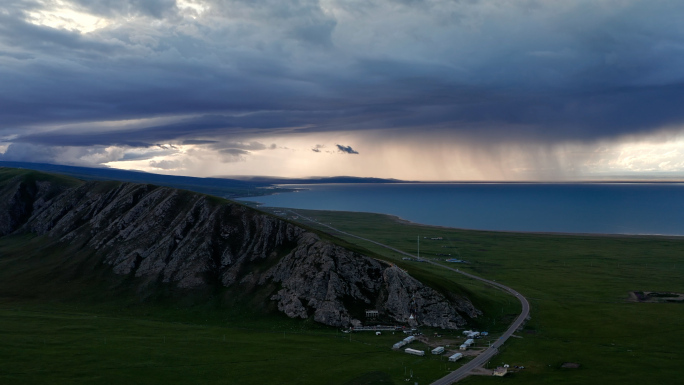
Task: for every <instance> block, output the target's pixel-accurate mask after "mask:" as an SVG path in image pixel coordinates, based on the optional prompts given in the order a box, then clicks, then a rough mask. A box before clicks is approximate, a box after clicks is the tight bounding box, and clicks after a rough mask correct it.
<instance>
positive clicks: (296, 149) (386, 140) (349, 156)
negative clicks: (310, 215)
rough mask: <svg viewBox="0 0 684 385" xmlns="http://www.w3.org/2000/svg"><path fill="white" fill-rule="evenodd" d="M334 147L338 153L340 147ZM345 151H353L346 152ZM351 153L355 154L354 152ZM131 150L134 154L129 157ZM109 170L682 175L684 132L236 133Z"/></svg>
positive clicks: (464, 177)
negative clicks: (534, 138)
mask: <svg viewBox="0 0 684 385" xmlns="http://www.w3.org/2000/svg"><path fill="white" fill-rule="evenodd" d="M340 147H342V148H344V149H345V151H342V150H340ZM347 148H352V149H353V151H352V152H347V151H346V149H347ZM356 153H358V154H356ZM136 154H137V155H136ZM106 165H108V166H110V167H114V168H123V169H137V170H143V171H148V172H154V173H163V174H172V175H191V176H201V177H207V176H238V175H269V176H282V177H308V176H337V175H351V176H359V177H383V178H397V179H403V180H417V181H583V180H597V181H602V180H658V179H662V180H673V179H684V178H682V175H684V132H682V131H679V132H673V131H668V132H660V133H656V134H651V135H646V136H630V137H624V138H617V139H612V140H604V141H596V142H586V143H585V142H563V143H533V142H524V141H519V142H511V141H502V142H498V143H497V142H489V143H488V142H483V141H482V140H477V139H472V138H470V139H468V138H458V137H457V136H456V135H454V134H452V135H450V136H445V137H434V136H430V137H421V136H420V135H413V136H412V135H406V134H402V135H391V134H390V133H387V132H386V135H385V136H382V137H381V136H378V135H377V132H374V133H372V134H371V133H365V132H344V133H340V132H337V133H316V134H298V135H292V134H290V135H287V136H282V137H278V136H269V137H265V136H264V137H251V138H241V139H240V140H239V141H235V142H227V141H225V140H224V141H223V142H215V143H211V144H201V143H200V144H190V145H182V144H169V145H168V146H158V147H155V148H150V149H144V150H143V149H135V150H126V155H125V156H123V157H122V158H121V159H119V160H116V161H111V162H108V163H106Z"/></svg>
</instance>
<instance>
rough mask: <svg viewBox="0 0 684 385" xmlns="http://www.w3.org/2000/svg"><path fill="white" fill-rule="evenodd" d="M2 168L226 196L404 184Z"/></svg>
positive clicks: (52, 166) (3, 164) (348, 178)
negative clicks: (336, 185) (344, 185)
mask: <svg viewBox="0 0 684 385" xmlns="http://www.w3.org/2000/svg"><path fill="white" fill-rule="evenodd" d="M0 167H10V168H22V169H28V170H37V171H46V172H53V173H58V174H62V175H68V176H71V177H74V178H77V179H82V180H117V181H124V182H135V183H152V184H156V185H161V186H168V187H175V188H180V189H184V190H190V191H195V192H199V193H203V194H209V195H215V196H218V197H222V198H237V197H245V196H259V195H268V194H273V193H275V192H285V191H291V190H290V189H287V188H282V187H276V185H281V184H318V183H401V182H402V181H400V180H397V179H381V178H357V177H351V176H338V177H312V178H292V179H290V178H282V177H270V176H234V177H214V178H196V177H189V176H174V175H161V174H153V173H148V172H142V171H128V170H119V169H113V168H104V167H103V168H91V167H76V166H64V165H57V164H48V163H30V162H3V161H0Z"/></svg>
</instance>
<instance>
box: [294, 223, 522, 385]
mask: <svg viewBox="0 0 684 385" xmlns="http://www.w3.org/2000/svg"><path fill="white" fill-rule="evenodd" d="M289 211H290V212H291V213H293V214H295V215H298V216H300V217H302V218H304V219H306V220H308V221H311V222H315V223H317V224H319V225H321V226H325V227H327V228H329V229H331V230H334V231H336V232H338V233H340V234H344V235H348V236H350V237H354V238H357V239H361V240H364V241H366V242H370V243H373V244H376V245H378V246H382V247H384V248H387V249H390V250H392V251H395V252H397V253H399V254H403V255H407V256H409V257H412V258H413V257H415V256H414V255H412V254H409V253H406V252H404V251H401V250H398V249H395V248H394V247H391V246H387V245H385V244H382V243H380V242H376V241H373V240H370V239H367V238H363V237H360V236H358V235H354V234H350V233H347V232H344V231H341V230H338V229H336V228H334V227H332V226H330V225H326V224H325V223H321V222H318V221H315V220H313V219H311V218H307V217H305V216H303V215H301V214H299V213H297V212H294V211H292V210H289ZM425 262H428V263H431V264H433V265H435V266H439V267H441V268H443V269H447V270H451V271H453V272H455V273H458V274H463V275H465V276H466V277H469V278H472V279H476V280H478V281H482V282H485V283H487V284H490V285H492V286H495V287H497V288H499V289H501V290H503V291H506V292H509V293H511V294H512V295H513V296H515V298H517V299H518V300H519V301H520V304H521V305H522V312H521V313H520V315H519V316H518V318H516V319H515V321H513V323H512V324H511V326H510V327H509V328H508V330H506V332H505V333H504V334H503V335H502V336H501V338H499V339H498V340H496V341H495V342H494V343H493V344H492V346H490V347H489V348H487V350H485V351H484V352H482V353H480V354H479V355H478V356H477V357H475V358H474V359H473V360H471V361H470V362H468V363H467V364H465V365H463V366H461V367H460V368H458V369H456V370H454V371H453V372H451V373H449V374H447V375H446V376H444V377H442V378H440V379H439V380H437V381H435V382H433V383H432V384H431V385H448V384H453V383H454V382H457V381H459V380H461V379H463V378H465V377H467V376H468V375H469V374H470V371H471V370H473V369H475V368H477V367H480V366H483V365H484V364H486V363H487V362H489V360H490V359H491V358H492V357H494V355H495V354H496V353H498V352H499V347H500V346H501V345H503V344H504V342H506V340H508V339H509V338H510V337H511V335H513V333H515V331H516V330H518V328H519V327H520V326H522V324H523V322H525V319H526V318H527V317H528V316H529V314H530V303H529V302H527V298H525V297H523V296H522V294H520V293H518V292H517V291H515V290H513V289H511V288H510V287H508V286H506V285H502V284H500V283H498V282H495V281H491V280H489V279H485V278H481V277H478V276H476V275H473V274H470V273H466V272H464V271H460V270H459V269H454V268H452V267H449V266H444V265H442V264H439V263H437V262H433V261H430V260H425Z"/></svg>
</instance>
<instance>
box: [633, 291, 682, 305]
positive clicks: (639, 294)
mask: <svg viewBox="0 0 684 385" xmlns="http://www.w3.org/2000/svg"><path fill="white" fill-rule="evenodd" d="M629 300H630V301H631V302H650V303H668V302H669V303H674V302H683V303H684V294H682V293H675V292H671V291H630V292H629Z"/></svg>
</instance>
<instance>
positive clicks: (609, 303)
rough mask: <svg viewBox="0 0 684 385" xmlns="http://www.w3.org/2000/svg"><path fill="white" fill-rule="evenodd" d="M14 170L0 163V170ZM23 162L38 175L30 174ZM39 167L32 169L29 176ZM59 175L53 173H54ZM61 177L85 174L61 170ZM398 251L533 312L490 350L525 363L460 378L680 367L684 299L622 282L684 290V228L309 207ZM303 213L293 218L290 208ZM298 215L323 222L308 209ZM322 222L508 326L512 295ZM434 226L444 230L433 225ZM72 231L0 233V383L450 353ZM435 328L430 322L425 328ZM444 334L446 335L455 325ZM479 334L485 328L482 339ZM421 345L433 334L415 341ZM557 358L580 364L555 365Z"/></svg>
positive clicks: (621, 373) (322, 378)
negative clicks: (134, 271) (156, 276)
mask: <svg viewBox="0 0 684 385" xmlns="http://www.w3.org/2000/svg"><path fill="white" fill-rule="evenodd" d="M15 174H16V172H14V171H8V170H4V171H2V172H0V182H2V180H4V179H7V178H11V177H14V176H15ZM29 177H31V178H33V177H37V176H34V175H33V174H31V175H30V176H29ZM40 177H41V178H43V176H40ZM62 182H64V181H62ZM64 183H65V184H66V185H77V184H79V183H81V182H79V181H77V180H71V179H70V180H68V181H66V182H64ZM302 213H304V214H305V215H307V216H313V217H315V218H317V219H318V220H319V221H321V222H325V223H330V224H332V225H333V226H335V227H337V228H339V229H341V230H343V231H347V232H350V233H353V234H357V235H360V236H363V237H366V238H369V239H373V240H376V241H378V242H381V243H385V244H388V245H391V246H393V247H395V248H397V249H400V250H404V251H406V252H409V253H414V252H415V251H416V246H417V245H416V237H417V236H420V238H421V256H422V257H424V258H430V259H434V260H435V261H438V260H441V259H445V258H447V257H446V256H438V255H437V254H451V257H452V258H460V259H464V260H467V261H469V263H468V264H458V265H456V264H453V265H451V266H452V267H457V268H459V269H463V270H465V271H468V272H472V273H474V274H477V275H480V276H482V277H485V278H490V279H495V280H497V281H500V282H502V283H504V284H506V285H508V286H511V287H513V288H514V289H516V290H518V291H520V292H521V293H522V294H523V295H525V296H526V297H528V299H529V300H530V303H531V305H532V314H531V316H532V319H531V320H530V321H529V322H528V323H527V324H526V326H525V329H524V330H522V331H521V332H519V333H518V336H519V337H522V338H512V339H511V340H509V342H507V343H506V345H505V346H504V348H503V349H502V351H501V354H500V355H498V356H497V357H496V359H495V361H496V362H492V363H491V366H492V367H493V366H496V365H497V364H500V363H501V362H506V363H509V364H512V365H524V366H526V369H525V370H523V371H520V372H518V373H514V374H512V375H510V376H509V377H506V378H504V379H498V378H490V377H471V378H468V379H466V380H465V381H463V382H464V383H472V384H479V383H489V382H495V381H496V382H501V381H504V382H506V383H524V384H535V383H554V384H555V383H559V384H610V383H622V384H642V383H657V384H669V383H673V384H674V383H679V382H680V381H681V378H680V377H682V375H681V374H680V373H681V372H682V370H681V369H680V364H679V363H680V362H682V360H683V359H684V353H681V347H680V346H679V345H680V341H683V340H684V328H682V327H681V320H682V319H683V316H684V304H674V303H634V302H630V301H628V292H629V291H637V290H638V291H657V292H684V280H682V270H683V269H684V258H683V257H684V240H682V239H677V238H664V237H607V236H583V235H576V236H564V235H543V234H514V233H495V232H480V231H464V230H455V229H446V228H438V227H430V226H421V225H416V224H410V223H405V222H400V221H397V220H396V218H393V217H389V216H384V215H376V214H363V213H342V212H304V211H302ZM300 220H301V218H300ZM301 223H302V224H303V225H305V226H307V227H312V228H315V229H320V230H321V231H329V229H326V228H324V227H321V226H319V225H317V224H316V223H312V222H308V221H302V222H301ZM324 237H326V238H329V239H332V240H335V241H338V242H340V243H341V244H343V245H344V246H346V247H349V248H352V249H354V250H356V251H359V252H362V253H365V254H367V255H369V256H372V257H375V258H379V259H384V260H387V261H391V262H393V263H396V264H397V265H399V266H401V267H402V268H404V269H406V270H408V272H409V273H410V274H411V275H413V276H414V277H416V278H418V279H420V280H421V281H423V282H424V283H426V284H429V285H430V286H432V287H434V288H435V289H437V290H439V291H441V292H442V293H444V294H446V295H448V296H464V297H467V298H469V299H471V300H472V302H473V304H474V305H475V306H476V307H477V308H478V309H480V310H482V311H483V312H484V314H483V315H482V316H481V317H479V318H478V319H476V320H474V321H473V324H472V325H471V326H473V327H475V328H478V329H480V330H487V331H490V332H492V333H493V336H492V337H491V338H496V335H497V333H499V332H501V331H503V330H505V329H506V328H507V326H508V323H509V322H510V321H511V320H512V319H513V318H514V317H515V316H516V315H517V314H518V312H519V310H520V305H519V303H517V302H516V300H515V299H514V298H513V297H512V296H510V295H508V294H506V293H504V292H502V291H500V290H498V289H495V288H492V287H489V286H487V285H485V284H483V283H481V282H479V281H475V280H472V279H468V278H466V277H464V276H460V275H458V274H455V273H453V272H450V271H448V270H445V269H441V268H439V267H438V266H433V265H430V264H426V263H419V262H414V261H405V260H403V259H402V257H404V256H403V255H400V254H398V253H396V252H392V251H389V250H387V249H385V248H382V247H379V246H377V245H375V244H372V243H369V242H365V241H361V240H359V239H356V238H353V237H347V236H344V235H341V234H335V233H334V232H333V233H332V234H330V235H325V236H324ZM423 237H427V238H431V237H443V239H442V240H430V239H427V238H423ZM134 280H135V278H133V277H128V276H116V275H114V274H112V273H111V272H110V271H109V269H108V268H107V267H106V266H102V264H101V262H100V261H99V260H98V259H97V258H96V257H95V256H94V254H88V253H87V252H84V251H83V249H82V248H81V245H78V244H65V243H61V244H57V246H55V243H54V240H46V239H44V238H41V237H36V236H33V235H22V236H6V237H2V238H0V383H21V384H31V383H35V384H42V383H54V384H73V383H84V384H91V383H107V384H118V383H127V384H137V383H140V384H154V383H165V384H168V383H178V384H181V383H182V384H192V383H197V384H214V383H216V384H271V383H273V384H339V385H364V384H400V383H407V382H406V379H407V377H408V376H409V375H410V373H412V374H413V379H412V380H411V382H408V383H411V384H413V383H414V382H418V383H419V384H421V385H423V384H428V383H430V382H431V381H433V380H435V379H437V378H439V377H441V376H442V375H444V374H445V373H446V372H447V371H448V370H453V369H455V368H457V367H458V366H460V364H462V363H463V361H460V362H459V363H458V364H453V363H451V364H450V363H447V362H446V357H444V356H441V357H440V356H432V355H429V354H428V356H426V357H414V356H408V355H406V354H404V353H401V352H396V351H392V350H391V349H390V346H391V345H392V344H393V343H394V342H397V341H398V340H399V339H400V338H403V335H401V334H399V333H397V334H395V335H392V334H391V333H383V334H382V335H381V336H375V335H374V334H372V333H367V334H365V333H353V334H351V335H350V334H344V333H341V332H340V331H339V330H337V329H335V328H330V327H325V326H322V325H320V324H317V323H315V322H313V321H311V320H293V319H289V318H287V317H286V316H284V315H282V314H281V313H279V312H277V310H276V309H275V308H274V304H273V301H268V300H267V292H270V291H272V290H273V288H264V289H263V291H264V292H263V293H249V294H248V295H247V294H245V293H241V292H239V290H235V289H228V288H217V287H214V288H210V289H206V290H192V291H188V290H180V289H177V288H174V287H172V286H170V285H167V284H163V283H154V284H153V285H150V286H149V287H146V288H141V287H140V286H139V284H137V283H135V282H134ZM433 332H434V331H433V330H425V333H426V334H427V335H428V336H430V338H431V339H432V340H433V341H435V339H434V338H432V334H433ZM439 332H440V333H442V334H443V336H444V338H450V339H454V338H455V336H456V333H454V332H448V333H444V332H442V331H439ZM480 341H481V342H478V344H479V345H480V346H481V345H483V344H484V343H486V340H480ZM415 347H418V348H422V349H427V348H428V346H426V345H422V344H416V346H415ZM564 362H575V363H579V364H580V368H579V369H562V368H560V365H561V364H562V363H564Z"/></svg>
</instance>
